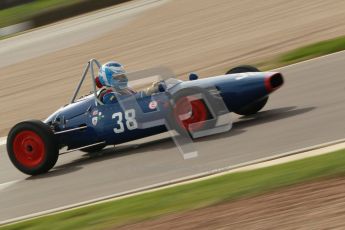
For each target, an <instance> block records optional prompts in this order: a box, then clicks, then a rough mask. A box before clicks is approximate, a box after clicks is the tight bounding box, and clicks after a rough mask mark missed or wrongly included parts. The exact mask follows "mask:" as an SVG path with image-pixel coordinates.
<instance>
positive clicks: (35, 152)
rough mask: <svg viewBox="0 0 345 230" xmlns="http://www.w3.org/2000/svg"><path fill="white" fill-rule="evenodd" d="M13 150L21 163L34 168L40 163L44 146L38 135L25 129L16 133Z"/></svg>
mask: <svg viewBox="0 0 345 230" xmlns="http://www.w3.org/2000/svg"><path fill="white" fill-rule="evenodd" d="M13 152H14V156H15V158H16V159H17V161H18V162H19V163H20V164H21V165H23V166H25V167H27V168H35V167H37V166H38V165H40V164H41V163H42V161H43V159H44V157H45V154H46V148H45V144H44V142H43V140H42V138H41V137H40V136H39V135H37V134H36V133H35V132H33V131H29V130H25V131H21V132H20V133H18V134H17V135H16V137H15V138H14V141H13Z"/></svg>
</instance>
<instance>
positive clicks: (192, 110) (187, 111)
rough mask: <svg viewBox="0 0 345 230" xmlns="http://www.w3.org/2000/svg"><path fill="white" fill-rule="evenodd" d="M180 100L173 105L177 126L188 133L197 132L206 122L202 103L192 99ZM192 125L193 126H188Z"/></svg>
mask: <svg viewBox="0 0 345 230" xmlns="http://www.w3.org/2000/svg"><path fill="white" fill-rule="evenodd" d="M189 98H191V100H188V99H187V97H183V98H180V99H179V100H178V101H177V102H176V105H175V110H174V111H175V117H176V118H177V121H178V123H179V125H180V126H181V127H182V128H184V129H186V130H189V131H197V130H199V129H200V128H202V126H203V125H204V122H202V121H206V120H207V109H206V106H205V104H204V102H203V101H202V100H200V99H195V98H192V97H189ZM190 124H193V126H191V127H190V126H189V125H190Z"/></svg>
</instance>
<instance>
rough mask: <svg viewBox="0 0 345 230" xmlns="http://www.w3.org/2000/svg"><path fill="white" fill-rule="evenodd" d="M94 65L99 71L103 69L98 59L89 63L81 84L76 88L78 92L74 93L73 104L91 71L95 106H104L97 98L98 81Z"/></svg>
mask: <svg viewBox="0 0 345 230" xmlns="http://www.w3.org/2000/svg"><path fill="white" fill-rule="evenodd" d="M94 64H96V65H97V67H98V69H100V68H101V64H100V63H99V61H97V60H96V59H94V58H92V59H91V60H90V61H88V62H87V64H86V66H85V69H84V71H83V74H82V76H81V79H80V82H79V84H78V86H77V88H76V90H75V91H74V94H73V97H72V100H71V104H72V103H74V102H75V99H76V97H77V95H78V93H79V90H80V88H81V86H82V84H83V82H84V80H85V77H86V75H87V72H88V71H89V70H90V74H91V81H92V86H93V93H94V95H95V104H96V106H97V105H103V103H102V102H101V101H100V100H99V99H98V98H97V87H96V79H95V73H94V68H93V66H94Z"/></svg>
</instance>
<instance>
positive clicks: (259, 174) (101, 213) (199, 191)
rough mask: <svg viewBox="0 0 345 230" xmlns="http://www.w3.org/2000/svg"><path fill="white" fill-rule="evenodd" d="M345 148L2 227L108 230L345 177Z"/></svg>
mask: <svg viewBox="0 0 345 230" xmlns="http://www.w3.org/2000/svg"><path fill="white" fill-rule="evenodd" d="M344 154H345V149H344V150H340V151H337V152H333V153H329V154H326V155H322V156H317V157H312V158H306V159H303V160H298V161H294V162H289V163H285V164H281V165H277V166H271V167H267V168H263V169H257V170H253V171H247V172H239V173H233V174H228V175H223V176H219V177H215V178H212V179H207V180H204V181H199V182H194V183H190V184H185V185H180V186H176V187H172V188H167V189H164V190H160V191H155V192H151V193H147V194H142V195H137V196H133V197H129V198H125V199H122V200H116V201H110V202H107V203H102V204H97V205H93V206H89V207H83V208H79V209H75V210H71V211H67V212H63V213H59V214H54V215H51V216H46V217H41V218H37V219H33V220H29V221H25V222H21V223H17V224H13V225H8V226H4V227H3V228H2V229H12V230H13V229H33V230H34V229H106V228H114V227H116V226H119V225H123V224H126V223H132V222H137V221H142V220H145V219H150V218H156V217H158V216H161V215H165V214H169V213H173V212H182V211H187V210H191V209H196V208H201V207H206V206H209V205H213V204H217V203H220V202H225V201H230V200H235V199H238V198H244V197H249V196H254V195H258V194H261V193H264V192H268V191H272V190H275V189H277V188H281V187H284V186H289V185H294V184H297V183H301V182H305V181H311V180H317V179H321V178H329V177H339V176H345V157H344Z"/></svg>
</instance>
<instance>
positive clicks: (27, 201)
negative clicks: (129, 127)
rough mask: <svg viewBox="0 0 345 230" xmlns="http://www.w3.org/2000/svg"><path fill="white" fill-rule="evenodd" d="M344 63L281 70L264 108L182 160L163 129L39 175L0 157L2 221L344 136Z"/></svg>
mask: <svg viewBox="0 0 345 230" xmlns="http://www.w3.org/2000/svg"><path fill="white" fill-rule="evenodd" d="M344 63H345V52H340V53H337V54H334V55H330V56H327V57H322V58H318V59H315V60H311V61H307V62H303V63H300V64H296V65H292V66H288V67H285V68H283V69H282V70H281V71H282V73H283V74H284V75H285V79H286V83H285V85H284V87H283V88H281V89H280V90H279V91H277V92H276V93H274V94H273V95H272V96H271V98H270V100H269V103H268V105H267V106H266V107H265V108H264V110H263V111H262V112H259V113H258V114H257V115H255V116H252V117H248V118H243V117H238V116H235V115H233V114H232V115H231V116H232V119H233V121H234V124H233V128H232V130H231V131H229V132H227V133H222V134H218V135H214V136H209V137H205V138H201V139H198V140H197V141H196V142H195V147H196V149H197V150H198V151H199V156H198V157H196V158H193V159H189V160H183V158H182V156H181V155H180V153H179V152H178V150H177V148H176V147H175V145H174V143H173V141H172V140H171V139H170V138H169V137H168V136H167V135H165V134H163V135H159V136H155V137H153V138H149V139H148V140H144V141H143V140H139V141H135V142H131V143H127V144H123V145H121V146H118V147H116V148H109V149H106V150H105V151H103V152H102V154H99V155H94V156H90V155H87V154H84V153H81V152H74V153H70V154H66V155H62V156H61V157H60V159H59V161H58V164H57V166H56V167H55V168H54V170H53V171H51V172H50V173H48V174H46V175H42V176H38V177H28V176H25V175H23V174H21V173H19V172H18V171H17V170H16V169H15V168H14V167H13V166H12V165H11V164H10V162H9V160H8V158H7V156H6V155H2V157H3V159H2V160H1V162H0V170H1V174H0V184H1V183H5V182H11V181H12V182H13V183H11V184H7V185H6V184H3V186H2V187H3V188H2V189H1V191H0V207H1V209H0V221H4V220H7V219H11V218H15V217H20V216H23V215H27V214H31V213H36V212H40V211H45V210H48V209H52V208H58V207H61V206H65V205H70V204H74V203H79V202H83V201H87V200H90V199H96V198H99V197H102V196H107V195H111V194H114V193H119V192H123V191H127V190H131V189H136V188H139V187H142V186H148V185H151V184H155V183H160V182H164V181H168V180H173V179H177V178H180V177H185V176H190V175H193V174H197V173H201V172H205V171H208V170H213V169H217V168H221V167H225V166H229V165H235V164H239V163H243V162H247V161H251V160H255V159H259V158H263V157H269V156H273V155H275V154H279V153H283V152H286V151H291V150H295V149H298V148H303V147H308V146H311V145H316V144H320V143H323V142H328V141H332V140H336V139H342V138H344V137H345V122H344V117H345V103H344V102H345V78H344V75H345V71H344V67H343V66H344ZM144 142H146V143H144ZM0 151H1V152H2V153H3V152H5V146H1V147H0Z"/></svg>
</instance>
